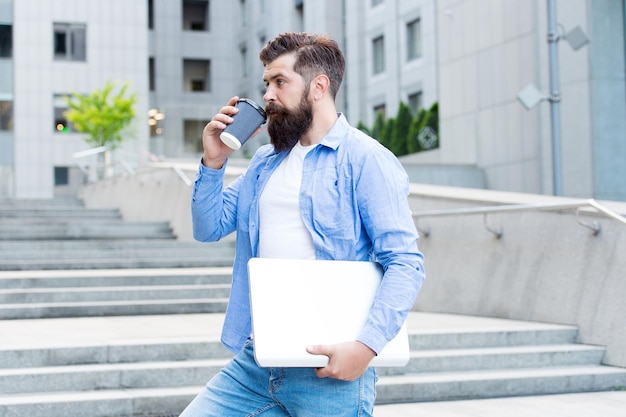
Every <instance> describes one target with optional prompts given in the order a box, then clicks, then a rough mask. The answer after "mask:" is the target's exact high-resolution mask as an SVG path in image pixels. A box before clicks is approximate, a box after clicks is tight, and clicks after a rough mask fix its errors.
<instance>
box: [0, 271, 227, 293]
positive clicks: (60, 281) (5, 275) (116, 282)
mask: <svg viewBox="0 0 626 417" xmlns="http://www.w3.org/2000/svg"><path fill="white" fill-rule="evenodd" d="M231 274H232V268H230V267H224V268H185V269H181V268H173V269H169V268H158V269H153V268H142V269H124V270H120V269H100V270H92V269H90V270H71V271H68V270H59V271H56V270H53V271H9V272H7V271H4V272H2V271H0V288H2V289H18V288H59V287H72V288H81V287H96V286H99V287H108V286H111V287H120V286H137V285H202V284H204V285H207V284H227V283H230V281H231Z"/></svg>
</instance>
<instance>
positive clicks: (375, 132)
mask: <svg viewBox="0 0 626 417" xmlns="http://www.w3.org/2000/svg"><path fill="white" fill-rule="evenodd" d="M384 127H385V115H384V113H383V112H381V111H379V112H376V120H374V126H372V130H371V132H370V135H371V136H372V137H373V138H374V139H377V140H378V141H379V142H380V133H381V132H382V131H383V128H384Z"/></svg>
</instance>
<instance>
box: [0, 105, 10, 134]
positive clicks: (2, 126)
mask: <svg viewBox="0 0 626 417" xmlns="http://www.w3.org/2000/svg"><path fill="white" fill-rule="evenodd" d="M0 130H13V101H8V100H0Z"/></svg>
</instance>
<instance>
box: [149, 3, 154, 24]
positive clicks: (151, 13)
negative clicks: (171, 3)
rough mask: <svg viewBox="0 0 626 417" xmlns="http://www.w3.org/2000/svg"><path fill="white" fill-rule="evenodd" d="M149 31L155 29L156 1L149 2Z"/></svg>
mask: <svg viewBox="0 0 626 417" xmlns="http://www.w3.org/2000/svg"><path fill="white" fill-rule="evenodd" d="M148 29H154V0H148Z"/></svg>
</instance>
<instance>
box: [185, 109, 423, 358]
mask: <svg viewBox="0 0 626 417" xmlns="http://www.w3.org/2000/svg"><path fill="white" fill-rule="evenodd" d="M287 154H288V152H280V153H276V152H274V147H273V146H272V145H265V146H262V147H261V148H259V150H258V151H257V152H256V154H255V155H254V157H253V158H252V160H251V161H250V164H249V166H248V169H247V170H246V172H245V173H244V174H242V175H241V176H240V177H239V178H238V179H236V180H235V181H234V182H232V183H231V184H229V185H228V186H227V187H226V188H223V185H224V172H225V169H226V164H224V166H223V167H222V168H221V169H220V170H215V169H210V168H207V167H205V166H204V165H202V164H200V168H199V170H198V173H197V176H196V180H195V184H194V188H193V192H192V202H191V208H192V219H193V233H194V237H195V238H196V239H197V240H199V241H203V242H215V241H218V240H220V239H221V238H223V237H224V236H226V235H228V234H230V233H232V232H235V231H236V232H237V242H236V255H235V260H234V264H233V281H232V289H231V295H230V301H229V303H228V308H227V310H226V318H225V322H224V327H223V329H222V342H223V343H224V345H225V346H226V347H227V348H228V349H230V350H231V351H233V352H238V351H239V350H240V349H241V347H242V346H243V344H244V342H245V341H246V339H247V338H248V337H249V336H250V332H251V320H250V305H249V298H248V297H249V296H248V272H247V263H248V260H249V259H250V258H252V257H256V256H258V255H257V253H258V247H259V197H260V195H261V192H262V191H263V187H264V186H265V184H266V183H267V180H268V178H269V177H270V176H271V175H272V173H273V172H274V170H275V169H276V168H277V167H278V165H279V164H280V163H281V161H282V160H283V159H284V158H285V156H286V155H287ZM408 190H409V181H408V177H407V175H406V172H405V171H404V169H403V167H402V166H401V165H400V163H399V161H398V160H397V158H396V157H395V156H394V155H393V154H392V153H391V152H389V151H388V150H387V149H386V148H385V147H383V146H382V145H380V143H379V142H378V141H376V140H374V139H372V138H370V137H369V136H367V135H365V134H364V133H363V132H361V131H360V130H358V129H355V128H353V127H351V126H350V125H349V124H348V122H347V120H346V119H345V117H344V116H343V115H341V114H340V115H339V118H338V119H337V122H336V123H335V125H334V126H333V128H332V129H331V131H330V132H329V133H328V134H327V135H326V136H325V137H324V138H323V139H322V142H321V143H320V145H319V146H316V147H315V148H314V149H313V150H311V151H310V152H309V153H308V154H307V156H306V158H305V160H304V168H303V175H302V185H301V189H300V212H301V215H302V219H303V221H304V224H305V226H306V227H307V229H308V230H309V232H310V233H311V236H312V238H313V244H314V247H315V253H316V258H317V259H334V260H349V261H374V260H375V261H377V262H379V263H380V264H381V265H382V266H383V269H384V271H385V272H384V276H383V281H382V284H381V287H380V289H379V292H378V295H377V297H376V300H375V302H374V306H373V307H372V310H371V312H370V315H369V319H368V322H367V323H366V325H365V326H364V328H363V330H362V332H361V334H360V336H359V337H358V338H357V340H359V341H360V342H362V343H364V344H366V345H367V346H369V347H370V348H371V349H372V350H374V351H375V352H377V353H378V352H380V351H381V349H382V348H383V347H384V346H385V345H386V344H387V342H388V341H390V340H391V339H393V337H394V336H395V335H396V334H397V332H398V331H399V329H400V327H401V326H402V323H403V322H404V320H405V319H406V316H407V314H408V312H409V311H410V310H411V308H412V306H413V304H414V302H415V299H416V297H417V295H418V293H419V290H420V288H421V286H422V282H423V280H424V258H423V256H422V254H421V253H420V251H419V249H418V247H417V239H418V236H417V231H416V228H415V224H414V222H413V218H412V216H411V211H410V209H409V205H408V201H407V196H408ZM321 304H322V306H323V301H322V302H321Z"/></svg>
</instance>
